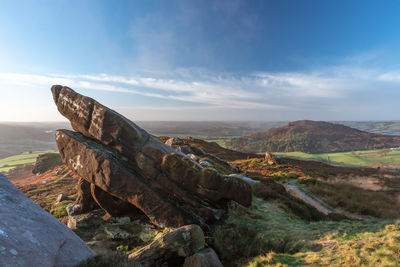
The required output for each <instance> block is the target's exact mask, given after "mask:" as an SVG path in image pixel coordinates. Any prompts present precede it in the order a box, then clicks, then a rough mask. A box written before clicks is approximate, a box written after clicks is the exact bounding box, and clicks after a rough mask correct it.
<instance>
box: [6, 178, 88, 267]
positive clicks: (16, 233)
mask: <svg viewBox="0 0 400 267" xmlns="http://www.w3.org/2000/svg"><path fill="white" fill-rule="evenodd" d="M0 218H1V220H0V265H1V266H42V267H46V266H49V267H50V266H75V265H77V264H79V263H80V262H81V261H83V260H86V259H87V258H88V257H91V256H94V253H93V251H92V250H91V249H90V248H89V247H88V246H86V244H85V243H84V242H83V241H82V240H81V239H80V238H79V237H78V236H77V235H75V233H74V232H72V231H71V230H70V229H68V228H67V227H65V226H64V225H63V224H61V223H60V222H59V221H58V220H57V219H56V218H54V217H53V216H51V215H50V214H49V213H47V212H45V211H44V210H43V209H42V208H41V207H40V206H38V205H37V204H36V203H34V202H33V201H32V200H30V199H28V198H27V197H25V196H24V195H23V194H22V192H20V191H19V190H18V189H17V188H15V187H14V186H13V185H12V184H11V183H10V182H8V180H7V179H6V178H5V177H4V176H3V175H1V174H0Z"/></svg>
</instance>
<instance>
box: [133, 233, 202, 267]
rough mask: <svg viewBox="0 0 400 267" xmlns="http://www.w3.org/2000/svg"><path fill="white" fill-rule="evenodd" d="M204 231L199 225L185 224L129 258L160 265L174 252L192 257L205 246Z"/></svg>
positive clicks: (180, 255) (181, 255)
mask: <svg viewBox="0 0 400 267" xmlns="http://www.w3.org/2000/svg"><path fill="white" fill-rule="evenodd" d="M204 245H205V241H204V233H203V231H202V230H201V228H200V227H199V226H198V225H185V226H182V227H180V228H178V229H176V230H174V231H172V232H170V233H167V234H165V235H163V236H161V237H160V238H158V239H156V240H154V241H153V242H152V243H150V244H149V245H147V246H145V247H143V248H141V249H140V250H138V251H136V252H134V253H132V254H130V255H129V259H130V260H133V261H136V262H139V263H144V264H146V265H148V264H151V265H150V266H159V265H158V264H159V263H160V262H159V261H160V260H163V259H168V258H170V257H171V256H172V255H173V254H176V255H177V256H179V257H190V256H192V255H193V254H195V253H196V252H198V251H199V250H201V249H202V248H204Z"/></svg>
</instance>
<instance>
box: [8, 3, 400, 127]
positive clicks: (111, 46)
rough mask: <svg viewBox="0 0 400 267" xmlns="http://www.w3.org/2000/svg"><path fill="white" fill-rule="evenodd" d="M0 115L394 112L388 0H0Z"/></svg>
mask: <svg viewBox="0 0 400 267" xmlns="http://www.w3.org/2000/svg"><path fill="white" fill-rule="evenodd" d="M0 3H1V9H0V92H1V98H0V121H49V120H51V121H56V120H62V117H61V116H60V115H59V114H58V112H57V111H56V109H55V107H54V104H53V103H52V98H51V95H50V87H51V85H52V84H62V85H66V86H70V87H71V88H73V89H75V90H77V91H78V92H80V93H83V94H85V95H89V96H91V97H93V98H96V99H97V100H99V101H100V102H102V103H103V104H106V105H108V106H110V107H112V108H114V109H116V110H117V111H119V112H121V113H123V114H124V115H126V116H127V117H129V118H131V119H132V120H138V121H140V120H188V121H190V120H297V119H315V120H398V119H400V118H399V117H398V115H397V113H398V111H397V110H398V102H399V97H400V90H399V89H400V49H399V48H400V16H398V13H399V10H400V2H399V1H389V0H388V1H368V0H362V1H361V0H360V1H355V0H353V1H339V0H326V1H320V0H315V1H312V0H303V1H298V0H292V1H288V0H282V1H272V0H271V1H256V0H254V1H244V0H243V1H241V0H229V1H224V0H220V1H188V0H182V1H161V0H160V1H144V0H143V1H122V0H121V1H99V0H98V1H85V0H81V1H40V0H38V1H18V2H17V1H9V0H0Z"/></svg>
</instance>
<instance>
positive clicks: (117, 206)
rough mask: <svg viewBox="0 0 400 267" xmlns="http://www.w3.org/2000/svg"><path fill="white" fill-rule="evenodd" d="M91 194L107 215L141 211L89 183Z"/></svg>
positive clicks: (112, 215)
mask: <svg viewBox="0 0 400 267" xmlns="http://www.w3.org/2000/svg"><path fill="white" fill-rule="evenodd" d="M90 189H91V193H92V196H93V198H94V200H95V201H96V202H97V204H98V205H99V206H100V207H101V208H102V209H103V210H105V211H106V212H107V215H106V217H105V218H107V217H120V216H123V215H137V214H138V213H141V211H140V210H139V209H138V208H136V207H135V206H133V205H132V204H130V203H129V202H126V201H123V200H122V199H119V198H117V197H114V196H112V195H110V194H108V193H107V192H105V191H103V190H101V189H100V188H99V187H97V186H95V185H94V184H91V186H90Z"/></svg>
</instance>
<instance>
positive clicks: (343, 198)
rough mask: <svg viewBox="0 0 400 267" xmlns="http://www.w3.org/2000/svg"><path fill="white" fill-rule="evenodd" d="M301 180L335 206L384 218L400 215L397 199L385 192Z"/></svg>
mask: <svg viewBox="0 0 400 267" xmlns="http://www.w3.org/2000/svg"><path fill="white" fill-rule="evenodd" d="M299 181H300V182H303V183H305V184H307V188H308V190H309V192H311V193H312V194H314V195H316V196H318V197H320V198H322V199H323V200H324V201H325V202H327V203H328V204H329V205H331V206H333V207H339V208H342V209H344V210H347V211H350V212H354V213H358V214H361V215H369V216H373V217H378V218H383V219H396V218H398V217H399V215H400V214H399V211H400V208H399V207H398V205H397V203H396V200H395V199H393V198H391V197H390V196H389V195H387V194H386V193H384V192H373V191H367V190H364V189H361V188H359V187H355V186H353V185H349V184H344V183H336V184H328V183H324V182H320V181H316V180H314V179H299Z"/></svg>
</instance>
